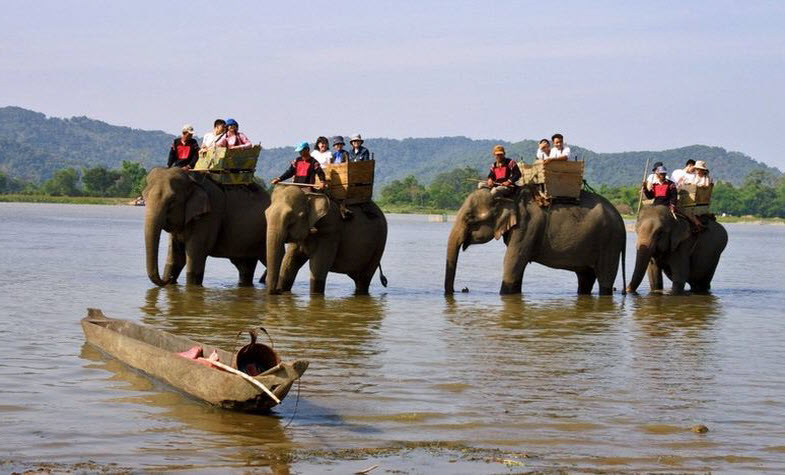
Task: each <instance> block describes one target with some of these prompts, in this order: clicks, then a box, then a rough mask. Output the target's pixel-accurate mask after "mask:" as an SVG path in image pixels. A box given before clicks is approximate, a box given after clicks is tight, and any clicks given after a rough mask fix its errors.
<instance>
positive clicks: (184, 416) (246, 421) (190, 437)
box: [79, 344, 293, 474]
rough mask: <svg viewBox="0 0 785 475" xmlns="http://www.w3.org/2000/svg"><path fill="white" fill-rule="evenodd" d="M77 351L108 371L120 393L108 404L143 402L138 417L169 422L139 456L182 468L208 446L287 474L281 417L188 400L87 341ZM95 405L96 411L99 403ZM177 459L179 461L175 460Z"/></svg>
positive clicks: (239, 461) (235, 460)
mask: <svg viewBox="0 0 785 475" xmlns="http://www.w3.org/2000/svg"><path fill="white" fill-rule="evenodd" d="M79 356H80V357H81V358H82V359H83V360H85V361H86V362H87V363H85V364H84V366H85V367H86V368H89V369H91V370H93V369H99V370H104V371H107V372H109V373H110V375H109V376H107V377H106V381H109V382H112V383H115V384H111V385H110V387H112V389H113V390H115V391H117V392H118V393H119V394H118V395H117V396H115V397H112V398H110V399H108V400H107V401H105V402H106V403H110V404H111V407H117V406H118V405H131V406H143V408H144V409H143V410H142V411H139V410H138V409H137V410H135V411H134V412H135V413H136V414H140V413H141V414H142V419H148V420H150V421H151V424H150V425H155V424H156V423H160V421H161V420H165V421H167V422H166V427H165V428H159V429H158V430H157V431H156V432H159V433H164V434H166V435H168V439H167V440H168V443H166V444H162V445H157V444H149V445H148V446H145V447H142V448H140V449H138V450H139V451H140V452H142V453H141V454H140V455H142V456H145V457H160V458H162V459H163V460H166V464H167V465H168V466H169V468H175V469H176V468H180V469H182V468H188V467H193V461H194V460H195V459H199V458H200V452H202V451H210V452H212V453H213V454H220V456H221V457H223V458H224V459H225V460H227V461H229V462H230V464H231V465H234V466H241V467H268V468H269V469H270V470H272V472H273V473H276V474H288V473H289V465H288V463H287V461H288V460H289V459H290V457H289V454H290V453H291V451H292V448H293V444H292V442H291V440H290V439H289V437H288V436H287V434H286V430H285V428H284V422H282V419H281V418H279V417H275V416H272V415H255V414H245V413H239V412H231V411H225V410H221V409H218V408H213V407H211V406H209V405H207V404H204V403H201V402H198V401H195V400H192V399H190V398H188V397H187V396H185V395H183V394H180V393H179V392H176V391H175V390H174V389H172V388H169V387H164V386H163V385H162V384H161V383H160V382H158V381H155V380H152V379H150V378H148V377H146V376H144V375H142V374H141V373H139V372H137V371H135V370H133V369H131V368H129V367H127V366H125V365H124V364H122V363H120V362H119V361H117V360H115V359H113V358H109V357H107V356H105V355H104V354H102V353H101V352H100V351H98V350H97V349H95V348H94V347H92V346H91V345H88V344H84V345H83V346H82V348H81V352H80V355H79ZM110 394H111V393H110ZM93 406H94V407H95V408H96V409H95V410H100V405H97V404H93ZM171 421H175V422H176V423H178V424H182V425H185V426H187V427H188V429H189V430H188V431H187V432H186V431H184V430H183V428H182V427H179V426H178V425H172V424H171ZM184 434H187V436H186V435H184ZM211 456H212V455H211ZM180 460H182V461H183V462H182V464H181V463H179V462H178V461H180ZM183 464H184V465H183ZM159 467H160V466H159Z"/></svg>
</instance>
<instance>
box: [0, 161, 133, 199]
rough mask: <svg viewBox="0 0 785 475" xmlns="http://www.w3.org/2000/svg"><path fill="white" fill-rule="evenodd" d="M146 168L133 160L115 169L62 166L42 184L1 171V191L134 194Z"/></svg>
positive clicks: (93, 194)
mask: <svg viewBox="0 0 785 475" xmlns="http://www.w3.org/2000/svg"><path fill="white" fill-rule="evenodd" d="M146 176H147V170H145V169H144V167H143V166H142V165H141V164H139V163H136V162H130V161H123V162H122V163H121V164H120V167H119V168H117V169H108V168H107V167H105V166H97V167H89V168H81V169H77V168H73V167H71V168H63V169H60V170H57V171H56V172H55V174H54V176H52V178H50V179H48V180H46V181H44V182H43V183H41V184H37V183H34V182H29V181H24V180H20V179H18V178H13V177H10V176H8V175H6V174H4V173H3V172H0V193H3V194H8V193H18V194H25V195H50V196H101V197H134V196H139V195H141V194H142V190H143V189H144V187H145V177H146Z"/></svg>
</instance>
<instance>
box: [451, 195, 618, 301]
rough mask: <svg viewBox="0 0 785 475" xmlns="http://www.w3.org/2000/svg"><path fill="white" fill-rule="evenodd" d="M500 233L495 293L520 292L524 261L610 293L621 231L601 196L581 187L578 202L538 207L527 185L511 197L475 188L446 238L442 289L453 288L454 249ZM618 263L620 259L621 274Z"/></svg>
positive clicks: (582, 287)
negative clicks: (500, 257)
mask: <svg viewBox="0 0 785 475" xmlns="http://www.w3.org/2000/svg"><path fill="white" fill-rule="evenodd" d="M500 237H503V238H504V243H505V244H506V245H507V251H506V253H505V255H504V263H503V265H502V284H501V290H500V293H502V294H516V293H521V287H522V282H523V272H524V270H525V269H526V265H527V264H528V263H529V262H537V263H539V264H542V265H545V266H548V267H552V268H554V269H565V270H569V271H572V272H575V274H576V275H577V276H578V293H579V294H590V293H591V291H592V288H593V287H594V283H595V281H599V287H600V295H609V294H612V293H613V283H614V281H615V280H616V273H617V271H618V268H619V255H621V258H622V261H623V260H624V248H625V245H626V240H627V233H626V230H625V227H624V221H623V220H622V217H621V215H620V214H619V212H618V211H616V208H615V207H614V206H613V205H612V204H611V203H610V202H608V200H606V199H605V198H603V197H602V196H599V195H596V194H593V193H588V192H585V191H584V192H581V195H580V198H579V203H578V204H577V205H575V204H555V203H554V204H551V205H550V206H549V207H545V208H543V207H541V206H540V205H539V204H537V202H536V201H535V200H534V199H533V198H532V195H531V193H530V191H529V190H528V189H523V190H521V191H520V193H518V194H517V195H516V196H515V197H512V198H495V197H493V196H492V195H491V193H490V192H489V191H488V190H477V191H475V192H473V193H471V194H470V195H469V196H468V197H467V198H466V201H464V203H463V205H462V206H461V208H460V209H459V210H458V214H457V216H456V218H455V224H454V225H453V227H452V230H451V231H450V236H449V239H448V241H447V265H446V271H445V276H444V292H445V294H452V293H453V292H454V288H453V286H454V283H455V271H456V266H457V263H458V252H459V250H460V249H461V248H463V249H464V250H466V248H467V247H469V246H470V245H472V244H483V243H486V242H488V241H490V240H491V239H493V238H496V239H499V238H500ZM623 272H624V270H623V264H622V273H623Z"/></svg>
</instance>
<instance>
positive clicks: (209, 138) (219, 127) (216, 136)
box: [202, 119, 226, 150]
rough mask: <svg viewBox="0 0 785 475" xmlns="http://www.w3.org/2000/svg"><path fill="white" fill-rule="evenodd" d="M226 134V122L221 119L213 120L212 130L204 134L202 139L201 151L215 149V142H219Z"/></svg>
mask: <svg viewBox="0 0 785 475" xmlns="http://www.w3.org/2000/svg"><path fill="white" fill-rule="evenodd" d="M225 133H226V121H225V120H223V119H215V122H213V130H212V131H211V132H207V133H206V134H204V138H203V139H202V150H206V149H208V148H212V147H215V142H217V141H219V140H221V138H223V136H224V134H225Z"/></svg>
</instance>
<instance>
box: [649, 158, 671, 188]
mask: <svg viewBox="0 0 785 475" xmlns="http://www.w3.org/2000/svg"><path fill="white" fill-rule="evenodd" d="M660 167H662V168H665V166H664V165H663V164H662V162H654V166H652V168H651V173H650V174H649V176H647V177H646V189H648V190H651V186H652V185H653V184H654V183H656V182H657V169H658V168H660ZM666 178H667V175H666Z"/></svg>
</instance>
